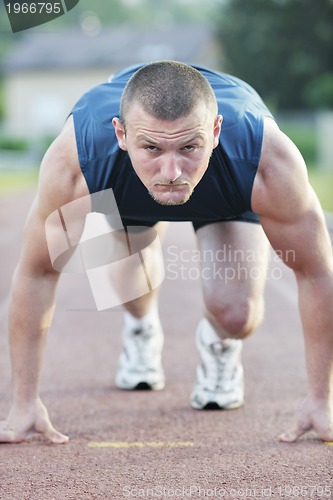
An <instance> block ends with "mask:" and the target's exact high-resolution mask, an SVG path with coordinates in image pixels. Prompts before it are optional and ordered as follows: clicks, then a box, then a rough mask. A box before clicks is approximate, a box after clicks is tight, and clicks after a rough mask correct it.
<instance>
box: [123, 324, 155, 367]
mask: <svg viewBox="0 0 333 500" xmlns="http://www.w3.org/2000/svg"><path fill="white" fill-rule="evenodd" d="M150 330H151V327H149V329H141V328H140V329H137V330H134V331H133V335H132V336H131V341H130V342H128V343H127V345H126V349H127V351H128V352H129V356H130V358H131V359H132V360H133V365H134V366H135V367H136V368H137V369H143V370H145V369H147V368H149V365H150V362H151V346H149V341H150V340H151V335H150Z"/></svg>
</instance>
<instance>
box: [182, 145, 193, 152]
mask: <svg viewBox="0 0 333 500" xmlns="http://www.w3.org/2000/svg"><path fill="white" fill-rule="evenodd" d="M194 150H195V146H194V145H193V144H188V145H187V146H185V147H184V148H183V151H194Z"/></svg>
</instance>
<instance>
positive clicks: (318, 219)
mask: <svg viewBox="0 0 333 500" xmlns="http://www.w3.org/2000/svg"><path fill="white" fill-rule="evenodd" d="M261 223H262V226H263V229H264V231H265V233H266V235H267V237H268V239H269V241H270V243H271V245H272V247H273V248H274V250H275V251H276V252H277V253H278V255H279V256H280V257H281V258H282V260H283V261H284V262H285V264H286V265H287V266H288V267H290V268H291V269H293V270H294V271H295V272H299V273H302V274H303V275H306V276H308V277H310V276H319V275H320V274H321V273H322V272H323V273H325V272H326V270H327V267H326V266H327V262H329V261H332V245H331V241H330V238H329V234H328V231H327V227H326V223H325V219H324V215H323V212H322V210H321V207H320V205H319V202H318V200H317V198H316V195H315V193H313V201H312V203H311V204H310V206H309V208H308V209H307V210H306V211H305V212H304V213H303V214H302V215H301V216H299V217H298V218H295V219H294V220H291V221H290V222H288V223H286V222H285V221H281V220H279V219H278V218H270V217H265V216H262V217H261Z"/></svg>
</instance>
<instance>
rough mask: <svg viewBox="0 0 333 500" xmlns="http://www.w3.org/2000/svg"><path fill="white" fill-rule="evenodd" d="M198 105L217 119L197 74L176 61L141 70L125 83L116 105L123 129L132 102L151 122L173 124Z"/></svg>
mask: <svg viewBox="0 0 333 500" xmlns="http://www.w3.org/2000/svg"><path fill="white" fill-rule="evenodd" d="M200 101H203V102H205V103H207V105H208V106H209V107H211V108H212V110H214V113H215V112H216V115H217V112H218V108H217V102H216V97H215V94H214V91H213V89H212V87H211V85H210V83H209V82H208V80H207V79H206V78H205V77H204V76H203V75H202V74H201V73H200V71H198V70H197V69H195V68H193V67H192V66H189V65H187V64H184V63H181V62H178V61H159V62H153V63H150V64H146V65H145V66H142V67H141V68H140V69H139V70H137V71H136V72H135V73H134V74H133V75H132V77H131V78H130V79H129V81H128V82H127V85H126V86H125V88H124V91H123V94H122V97H121V101H120V120H121V121H122V122H123V124H124V125H125V118H126V115H127V112H128V111H129V109H130V107H131V105H132V104H133V103H134V102H137V103H139V104H140V105H141V106H142V107H143V109H144V111H145V112H146V113H148V114H149V115H151V116H153V117H154V118H158V119H161V120H169V121H173V120H176V119H177V118H180V117H182V116H186V115H188V114H189V113H190V112H191V111H192V110H193V109H194V107H195V106H196V105H197V104H198V103H199V102H200Z"/></svg>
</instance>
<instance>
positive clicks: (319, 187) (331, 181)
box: [309, 170, 333, 212]
mask: <svg viewBox="0 0 333 500" xmlns="http://www.w3.org/2000/svg"><path fill="white" fill-rule="evenodd" d="M309 178H310V182H311V184H312V186H313V188H314V190H315V191H316V193H317V195H318V197H319V199H320V202H321V204H322V207H323V209H324V210H326V211H327V212H333V170H332V171H327V172H325V171H319V170H310V171H309Z"/></svg>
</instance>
